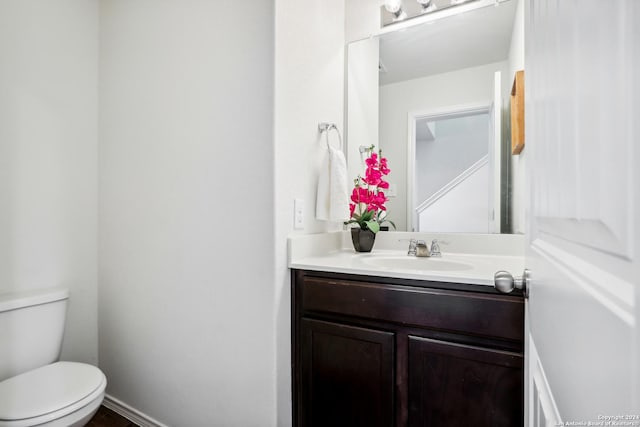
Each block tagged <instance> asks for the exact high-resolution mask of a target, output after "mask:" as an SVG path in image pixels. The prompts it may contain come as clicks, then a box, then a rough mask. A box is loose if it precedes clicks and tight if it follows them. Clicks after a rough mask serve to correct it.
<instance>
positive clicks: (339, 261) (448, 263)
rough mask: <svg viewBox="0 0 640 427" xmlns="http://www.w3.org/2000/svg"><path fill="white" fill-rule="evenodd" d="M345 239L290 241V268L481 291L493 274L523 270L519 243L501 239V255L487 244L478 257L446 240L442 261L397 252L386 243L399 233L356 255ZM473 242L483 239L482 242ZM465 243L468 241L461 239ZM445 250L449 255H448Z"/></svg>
mask: <svg viewBox="0 0 640 427" xmlns="http://www.w3.org/2000/svg"><path fill="white" fill-rule="evenodd" d="M344 234H346V233H343V234H340V233H323V234H322V235H309V236H306V237H305V236H303V237H300V236H297V237H294V238H293V239H292V238H290V239H289V268H292V269H300V270H313V271H328V272H335V273H347V274H361V275H367V276H382V277H395V278H401V279H416V280H431V281H439V282H451V283H467V284H476V285H485V286H493V276H494V274H495V272H496V271H499V270H506V271H509V272H511V273H512V274H514V275H519V274H520V273H521V272H522V271H523V269H524V257H523V256H522V255H523V254H522V253H521V252H520V250H519V247H520V246H521V245H520V242H519V241H518V240H519V238H515V239H514V238H513V237H507V238H505V239H507V240H508V241H507V244H506V245H504V246H503V247H504V249H505V250H500V249H501V247H500V244H498V245H496V244H494V243H491V244H492V245H493V246H492V248H491V250H487V251H486V252H488V253H486V254H480V253H465V252H464V250H465V249H468V248H469V245H462V244H460V243H457V242H453V241H451V240H453V239H455V236H453V237H452V236H445V237H446V238H447V239H449V241H451V245H447V246H442V257H441V258H418V257H413V256H408V255H407V252H406V249H404V244H403V245H402V249H399V245H397V244H395V243H392V244H390V243H389V242H394V241H397V240H399V239H398V238H397V237H398V233H394V235H393V236H391V235H388V236H387V237H386V241H387V242H386V243H385V241H382V242H381V244H378V243H379V242H378V241H376V245H378V247H376V246H374V249H373V251H371V252H370V253H357V252H355V251H354V250H353V248H352V247H351V248H350V247H349V243H350V242H346V243H345V235H344ZM407 234H409V233H407ZM414 234H415V233H414ZM419 237H423V236H419ZM438 237H440V236H438ZM520 237H521V236H520ZM478 238H479V239H487V237H484V236H479V237H478ZM488 238H489V239H495V238H494V237H488ZM465 239H469V237H468V236H465ZM376 240H378V239H377V238H376ZM425 240H426V239H425ZM443 240H445V239H443ZM498 240H499V238H498ZM449 246H450V247H451V248H452V249H453V250H451V251H449V252H448V251H447V247H449ZM522 246H523V245H522ZM474 247H476V246H474ZM512 254H513V255H512Z"/></svg>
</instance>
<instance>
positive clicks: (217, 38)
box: [99, 0, 313, 427]
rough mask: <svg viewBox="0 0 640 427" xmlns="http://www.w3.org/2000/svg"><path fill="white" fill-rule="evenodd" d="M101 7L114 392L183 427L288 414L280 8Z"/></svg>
mask: <svg viewBox="0 0 640 427" xmlns="http://www.w3.org/2000/svg"><path fill="white" fill-rule="evenodd" d="M230 12H233V15H230V14H229V13H230ZM307 13H309V14H311V12H310V11H308V10H307ZM100 15H101V17H100V36H101V45H100V94H101V96H100V155H99V160H100V221H99V244H100V246H99V248H100V271H99V274H100V295H99V296H100V298H99V302H100V304H99V309H100V311H99V315H100V316H99V319H100V336H99V338H100V361H101V363H100V366H101V367H102V368H103V370H104V372H105V373H106V375H107V377H108V380H109V384H108V388H107V393H108V394H110V395H111V396H113V397H115V398H117V399H120V400H122V401H123V402H125V403H126V404H128V405H130V406H132V407H133V408H135V409H137V410H139V411H142V412H143V413H145V414H147V415H150V416H152V417H153V418H155V419H157V420H158V421H160V422H163V423H165V424H167V425H172V426H213V425H219V426H242V427H249V426H259V427H262V426H270V425H274V424H275V422H276V410H275V409H276V399H275V389H276V377H275V348H274V345H275V330H274V327H275V325H274V321H273V319H274V284H273V277H274V253H273V249H274V230H273V226H274V201H273V200H274V189H273V188H274V187H273V178H274V173H273V167H274V166H273V155H274V147H273V77H274V75H273V66H274V53H273V48H274V46H273V34H274V28H273V25H274V11H273V4H272V3H271V2H264V1H258V0H253V1H251V0H250V1H243V2H237V1H231V0H228V1H217V2H202V1H198V0H181V1H163V2H157V1H153V0H138V1H135V2H132V1H127V0H108V1H104V2H102V3H101V8H100ZM311 86H312V87H313V85H311Z"/></svg>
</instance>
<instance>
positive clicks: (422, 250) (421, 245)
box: [400, 239, 442, 257]
mask: <svg viewBox="0 0 640 427" xmlns="http://www.w3.org/2000/svg"><path fill="white" fill-rule="evenodd" d="M401 240H406V239H400V241H401ZM407 255H409V256H417V257H441V256H442V252H440V245H439V243H438V240H437V239H433V240H432V241H431V248H429V246H428V245H427V243H426V242H425V241H424V240H417V239H409V249H408V250H407Z"/></svg>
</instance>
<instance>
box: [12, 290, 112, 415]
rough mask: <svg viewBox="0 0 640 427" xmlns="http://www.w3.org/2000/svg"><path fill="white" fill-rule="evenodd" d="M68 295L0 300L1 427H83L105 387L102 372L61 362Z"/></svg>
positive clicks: (45, 293)
mask: <svg viewBox="0 0 640 427" xmlns="http://www.w3.org/2000/svg"><path fill="white" fill-rule="evenodd" d="M68 299H69V291H68V290H66V289H59V288H54V289H44V290H37V291H28V292H17V293H5V294H0V427H27V426H42V427H80V426H84V425H86V424H87V423H88V422H89V420H90V419H91V417H93V415H94V414H95V413H96V411H97V410H98V408H99V407H100V404H101V403H102V400H103V399H104V391H105V387H106V385H107V379H106V378H105V376H104V374H103V373H102V372H101V371H100V369H98V368H96V367H95V366H92V365H88V364H86V363H77V362H62V361H58V358H59V357H60V349H61V346H62V336H63V333H64V323H65V317H66V311H67V301H68Z"/></svg>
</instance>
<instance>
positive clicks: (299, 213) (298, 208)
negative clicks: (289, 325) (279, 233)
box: [293, 199, 304, 230]
mask: <svg viewBox="0 0 640 427" xmlns="http://www.w3.org/2000/svg"><path fill="white" fill-rule="evenodd" d="M293 228H294V229H296V230H302V229H303V228H304V200H303V199H294V200H293Z"/></svg>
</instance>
